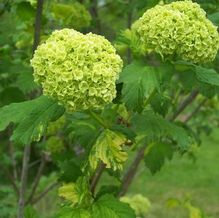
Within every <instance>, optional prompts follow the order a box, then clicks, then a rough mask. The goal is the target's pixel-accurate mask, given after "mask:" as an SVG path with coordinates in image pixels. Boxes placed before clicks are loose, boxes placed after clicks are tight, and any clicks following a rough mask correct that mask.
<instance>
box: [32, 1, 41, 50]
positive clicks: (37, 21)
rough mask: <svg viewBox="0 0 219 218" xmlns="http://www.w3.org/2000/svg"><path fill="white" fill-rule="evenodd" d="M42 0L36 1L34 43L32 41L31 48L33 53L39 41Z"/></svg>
mask: <svg viewBox="0 0 219 218" xmlns="http://www.w3.org/2000/svg"><path fill="white" fill-rule="evenodd" d="M43 1H44V0H38V1H37V9H36V19H35V29H34V43H33V49H32V50H33V53H34V51H35V50H36V48H37V46H38V45H39V43H40V30H41V19H42V12H43Z"/></svg>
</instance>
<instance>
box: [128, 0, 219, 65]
mask: <svg viewBox="0 0 219 218" xmlns="http://www.w3.org/2000/svg"><path fill="white" fill-rule="evenodd" d="M132 30H133V31H135V32H136V33H137V35H138V36H139V38H140V41H141V42H142V44H143V45H144V47H145V50H147V51H148V52H151V51H155V52H157V53H159V54H160V55H161V56H163V57H164V56H167V57H168V56H171V57H180V58H181V59H183V60H186V61H191V62H194V63H205V62H211V61H213V60H214V58H215V56H216V54H217V51H218V48H219V34H218V32H217V27H216V26H214V25H213V24H212V23H211V21H209V20H208V19H207V17H206V13H205V11H204V10H203V9H201V7H200V6H199V4H197V3H193V2H192V1H189V0H188V1H178V2H173V3H171V4H166V5H163V6H160V5H157V6H155V7H154V8H151V9H149V10H147V11H146V12H145V13H144V15H143V16H142V17H141V18H140V19H139V20H138V21H136V22H135V23H134V25H133V27H132Z"/></svg>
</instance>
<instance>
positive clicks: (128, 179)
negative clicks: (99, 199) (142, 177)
mask: <svg viewBox="0 0 219 218" xmlns="http://www.w3.org/2000/svg"><path fill="white" fill-rule="evenodd" d="M197 95H198V91H197V90H194V91H193V92H192V93H191V94H190V95H189V96H188V97H187V98H186V99H185V100H184V101H183V102H182V104H181V105H180V106H179V108H178V109H177V111H176V112H175V113H174V114H173V116H172V117H170V118H169V120H170V121H174V120H175V119H176V118H177V117H178V115H179V114H180V113H181V112H183V111H184V109H185V108H186V107H187V106H188V105H189V104H190V103H192V102H193V101H194V99H195V98H196V96H197ZM146 148H147V145H144V146H143V147H142V148H140V149H139V150H138V152H137V155H136V158H135V159H134V161H133V162H132V164H131V165H130V167H129V169H128V171H127V173H126V174H125V175H124V177H123V179H122V184H121V188H120V189H121V191H120V192H119V196H120V197H121V196H123V195H124V194H126V192H127V190H128V188H129V186H130V185H131V183H132V181H133V179H134V176H135V175H136V172H137V169H138V166H139V164H140V163H141V160H142V159H143V158H144V152H145V149H146Z"/></svg>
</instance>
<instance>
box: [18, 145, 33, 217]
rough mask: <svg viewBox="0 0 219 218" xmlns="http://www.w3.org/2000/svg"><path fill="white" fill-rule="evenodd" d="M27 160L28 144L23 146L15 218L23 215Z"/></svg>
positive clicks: (28, 154)
mask: <svg viewBox="0 0 219 218" xmlns="http://www.w3.org/2000/svg"><path fill="white" fill-rule="evenodd" d="M29 160H30V145H26V146H25V147H24V155H23V164H22V172H21V186H20V190H19V201H18V214H17V218H23V217H24V205H25V192H26V186H27V177H28V163H29Z"/></svg>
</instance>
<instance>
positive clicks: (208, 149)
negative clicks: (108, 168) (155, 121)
mask: <svg viewBox="0 0 219 218" xmlns="http://www.w3.org/2000/svg"><path fill="white" fill-rule="evenodd" d="M129 192H130V193H141V194H143V195H144V196H146V197H148V198H149V199H150V201H151V203H152V209H151V212H150V214H149V215H148V218H187V217H188V214H187V213H186V210H181V209H176V210H173V209H167V208H166V206H165V205H166V200H167V199H168V198H178V199H181V200H183V199H184V198H185V197H186V195H190V196H191V198H192V203H193V205H194V206H197V207H200V208H201V209H202V210H203V211H204V212H205V213H206V214H207V215H208V216H210V217H214V218H217V217H219V130H217V131H215V132H214V133H213V134H212V135H211V136H210V137H203V143H202V146H201V147H200V148H199V150H198V153H197V160H196V162H195V163H194V162H193V161H192V160H191V159H189V158H188V156H184V157H179V156H175V157H174V159H173V160H172V161H171V162H168V163H166V164H165V166H164V167H163V168H162V170H161V171H160V172H158V173H157V174H155V175H154V176H152V175H151V174H150V172H149V170H148V169H147V168H146V167H145V166H144V165H142V166H141V167H140V171H139V173H138V175H137V177H136V179H135V181H134V183H133V184H132V186H131V188H130V191H129Z"/></svg>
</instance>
